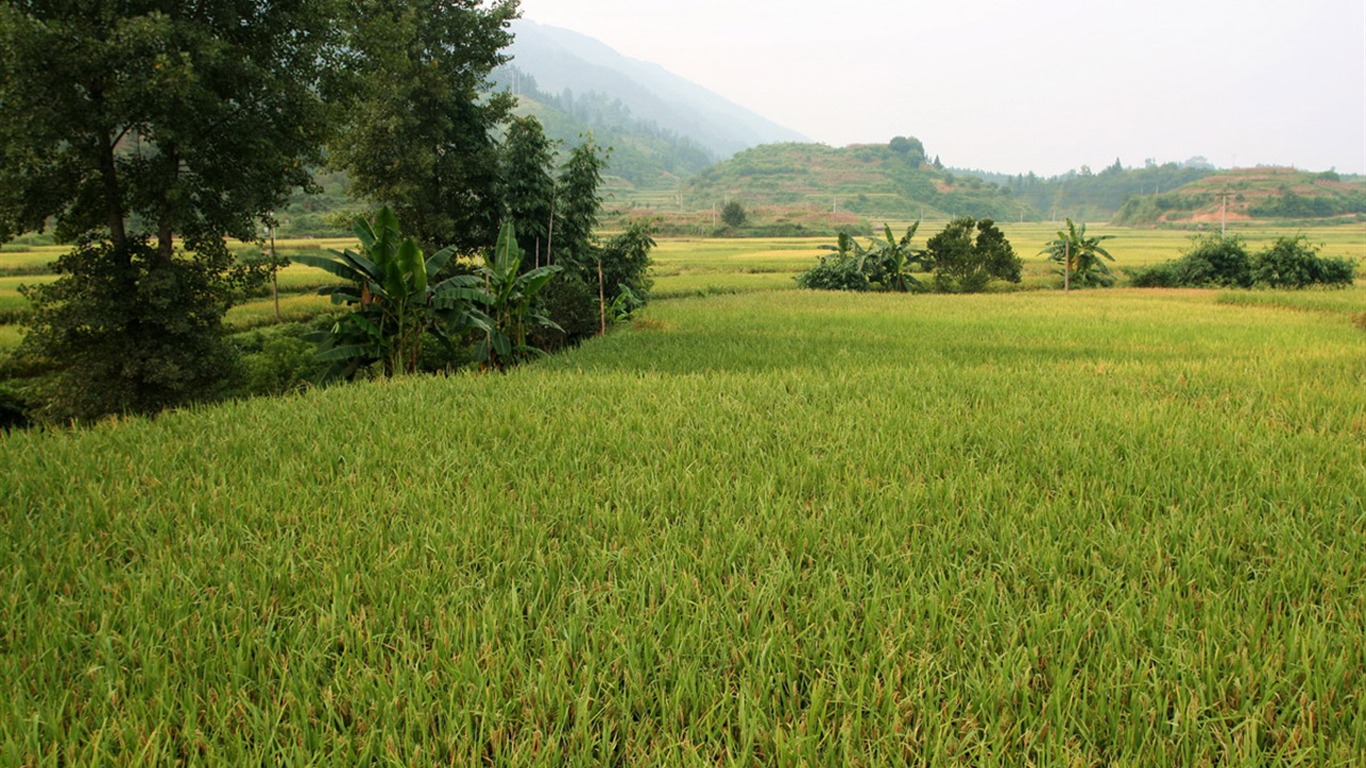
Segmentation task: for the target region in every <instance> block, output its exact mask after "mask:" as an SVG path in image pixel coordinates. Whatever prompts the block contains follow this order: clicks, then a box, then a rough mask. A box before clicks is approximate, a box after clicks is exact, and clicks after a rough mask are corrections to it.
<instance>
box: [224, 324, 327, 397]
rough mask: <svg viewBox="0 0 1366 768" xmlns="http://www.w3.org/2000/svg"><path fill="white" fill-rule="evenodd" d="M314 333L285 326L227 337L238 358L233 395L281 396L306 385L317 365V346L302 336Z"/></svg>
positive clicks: (305, 326)
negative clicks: (239, 365) (239, 366)
mask: <svg viewBox="0 0 1366 768" xmlns="http://www.w3.org/2000/svg"><path fill="white" fill-rule="evenodd" d="M317 330H318V329H314V328H311V327H310V326H308V325H305V324H301V323H285V324H282V325H274V326H270V327H269V328H258V329H256V330H253V331H249V332H247V333H241V334H237V335H235V336H233V337H231V341H232V343H233V345H234V346H235V347H236V349H237V352H238V355H239V357H240V359H241V382H240V384H239V385H238V387H237V390H236V391H235V392H234V394H236V395H242V396H249V397H255V396H262V395H265V396H270V395H282V394H285V393H286V392H290V391H293V390H297V389H301V388H303V387H305V386H307V384H308V382H310V381H312V380H313V379H314V378H315V377H316V375H317V374H318V373H319V369H320V366H319V363H318V354H317V346H316V345H315V344H313V343H311V342H309V341H308V340H306V339H305V338H304V337H305V336H307V335H308V334H309V333H312V332H316V331H317Z"/></svg>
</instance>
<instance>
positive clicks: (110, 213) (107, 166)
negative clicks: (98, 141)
mask: <svg viewBox="0 0 1366 768" xmlns="http://www.w3.org/2000/svg"><path fill="white" fill-rule="evenodd" d="M117 145H118V138H117V137H112V138H111V139H110V140H109V141H106V142H104V145H103V146H101V147H100V179H101V181H102V182H103V183H104V203H105V212H106V215H107V217H108V220H107V222H106V223H107V224H108V225H109V240H110V241H111V242H112V243H113V245H114V251H115V252H116V253H120V254H123V257H124V258H127V254H128V230H127V229H125V227H124V223H123V219H124V215H123V191H122V190H121V189H119V174H118V169H117V168H116V167H115V165H114V148H115V147H116V146H117Z"/></svg>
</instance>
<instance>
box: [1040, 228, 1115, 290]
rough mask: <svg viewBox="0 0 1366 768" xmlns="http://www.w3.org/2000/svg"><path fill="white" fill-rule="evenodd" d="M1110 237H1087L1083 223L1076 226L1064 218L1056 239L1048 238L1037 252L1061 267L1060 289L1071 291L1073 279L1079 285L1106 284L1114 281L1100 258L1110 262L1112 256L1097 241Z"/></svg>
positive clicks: (1109, 236) (1107, 285)
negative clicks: (1061, 286)
mask: <svg viewBox="0 0 1366 768" xmlns="http://www.w3.org/2000/svg"><path fill="white" fill-rule="evenodd" d="M1112 237H1114V235H1096V236H1093V237H1087V236H1086V224H1082V225H1081V226H1080V227H1078V226H1077V225H1076V224H1074V223H1073V222H1072V220H1071V219H1068V220H1067V226H1066V228H1065V229H1060V230H1058V237H1057V239H1055V240H1051V241H1049V243H1048V244H1047V245H1045V246H1044V249H1043V250H1042V251H1040V252H1039V254H1040V255H1044V254H1047V255H1048V260H1049V261H1052V262H1055V263H1057V264H1058V265H1059V266H1060V267H1061V269H1060V272H1061V274H1062V282H1063V289H1064V290H1071V289H1072V284H1073V283H1074V282H1075V283H1077V284H1078V285H1081V286H1083V287H1095V286H1103V287H1109V286H1111V285H1114V284H1115V276H1114V275H1113V274H1111V272H1110V268H1109V267H1108V266H1106V265H1105V262H1104V261H1101V257H1102V256H1103V257H1105V258H1106V259H1109V260H1110V261H1114V260H1115V257H1114V256H1111V255H1110V252H1109V251H1107V250H1105V249H1104V248H1103V247H1101V245H1100V244H1101V242H1102V241H1104V240H1109V239H1110V238H1112Z"/></svg>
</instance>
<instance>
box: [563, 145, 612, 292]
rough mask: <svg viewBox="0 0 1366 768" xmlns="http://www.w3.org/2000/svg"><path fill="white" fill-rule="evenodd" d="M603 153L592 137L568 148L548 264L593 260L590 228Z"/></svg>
mask: <svg viewBox="0 0 1366 768" xmlns="http://www.w3.org/2000/svg"><path fill="white" fill-rule="evenodd" d="M606 155H607V153H606V151H605V150H603V149H601V148H600V147H598V146H597V145H596V144H594V143H593V137H592V136H589V137H587V138H585V139H584V141H583V142H582V143H580V144H579V145H578V146H576V147H574V149H573V150H571V151H570V153H569V160H568V161H567V162H566V163H565V165H564V168H563V169H561V171H560V179H559V184H558V186H557V188H556V195H555V233H554V237H553V239H554V247H553V253H552V254H551V263H555V264H559V263H563V262H571V263H574V264H577V265H579V266H581V267H584V266H586V265H588V264H589V263H590V262H591V261H592V260H593V254H592V242H593V229H594V227H596V226H597V225H598V214H599V212H600V211H601V210H602V194H601V192H600V191H599V188H600V187H601V185H602V169H603V168H604V167H605V166H606V163H607V157H606Z"/></svg>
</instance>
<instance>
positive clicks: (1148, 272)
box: [1128, 261, 1181, 288]
mask: <svg viewBox="0 0 1366 768" xmlns="http://www.w3.org/2000/svg"><path fill="white" fill-rule="evenodd" d="M1128 273H1129V284H1130V285H1132V286H1133V287H1135V288H1176V287H1178V286H1180V285H1181V277H1180V273H1179V272H1178V270H1177V268H1176V262H1174V261H1167V262H1163V263H1161V264H1153V265H1152V266H1148V267H1138V268H1135V269H1130V270H1128Z"/></svg>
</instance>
